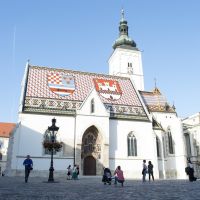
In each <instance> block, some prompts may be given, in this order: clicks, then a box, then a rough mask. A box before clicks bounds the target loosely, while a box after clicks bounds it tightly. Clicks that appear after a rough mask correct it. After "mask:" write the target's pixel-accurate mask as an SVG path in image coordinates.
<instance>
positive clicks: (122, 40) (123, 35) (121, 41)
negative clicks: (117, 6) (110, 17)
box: [113, 9, 136, 49]
mask: <svg viewBox="0 0 200 200" xmlns="http://www.w3.org/2000/svg"><path fill="white" fill-rule="evenodd" d="M127 24H128V23H127V21H126V20H125V18H124V9H122V10H121V20H120V22H119V38H118V39H117V40H116V41H115V43H114V45H113V49H116V48H117V47H119V46H122V45H123V46H126V47H135V48H136V43H135V42H134V41H133V40H132V39H131V38H130V37H129V36H128V25H127Z"/></svg>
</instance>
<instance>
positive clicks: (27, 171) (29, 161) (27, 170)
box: [23, 155, 33, 183]
mask: <svg viewBox="0 0 200 200" xmlns="http://www.w3.org/2000/svg"><path fill="white" fill-rule="evenodd" d="M23 165H24V167H25V183H27V182H28V177H29V174H30V171H31V170H32V169H33V161H32V159H31V158H30V155H27V156H26V159H25V160H24V162H23Z"/></svg>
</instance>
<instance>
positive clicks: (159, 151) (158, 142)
mask: <svg viewBox="0 0 200 200" xmlns="http://www.w3.org/2000/svg"><path fill="white" fill-rule="evenodd" d="M156 149H157V157H161V148H160V139H159V138H158V136H156Z"/></svg>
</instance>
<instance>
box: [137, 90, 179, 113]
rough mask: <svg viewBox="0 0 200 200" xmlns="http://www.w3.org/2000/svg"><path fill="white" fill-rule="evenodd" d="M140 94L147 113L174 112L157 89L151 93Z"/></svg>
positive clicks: (172, 107)
mask: <svg viewBox="0 0 200 200" xmlns="http://www.w3.org/2000/svg"><path fill="white" fill-rule="evenodd" d="M140 94H141V96H142V99H143V101H144V103H145V105H146V106H147V108H148V110H149V112H176V111H175V108H174V106H170V105H169V103H168V102H167V99H166V98H165V96H164V95H163V94H161V92H160V90H159V89H158V88H155V89H154V90H153V91H152V92H147V91H140Z"/></svg>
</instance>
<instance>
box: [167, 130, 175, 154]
mask: <svg viewBox="0 0 200 200" xmlns="http://www.w3.org/2000/svg"><path fill="white" fill-rule="evenodd" d="M167 138H168V147H169V153H170V154H174V146H173V139H172V134H171V131H170V129H168V131H167Z"/></svg>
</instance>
